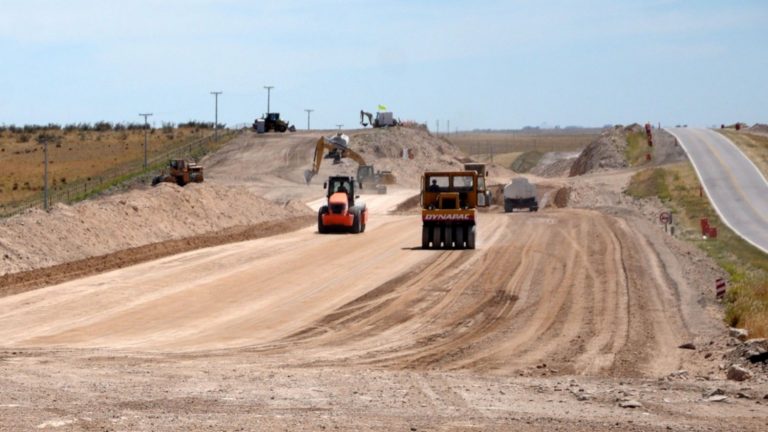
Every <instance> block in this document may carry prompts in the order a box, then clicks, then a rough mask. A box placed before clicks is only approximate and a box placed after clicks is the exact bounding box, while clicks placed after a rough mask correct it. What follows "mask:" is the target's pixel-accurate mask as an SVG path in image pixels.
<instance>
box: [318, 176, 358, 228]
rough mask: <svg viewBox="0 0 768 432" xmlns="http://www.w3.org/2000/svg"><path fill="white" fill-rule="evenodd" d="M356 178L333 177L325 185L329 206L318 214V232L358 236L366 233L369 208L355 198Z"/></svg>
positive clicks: (324, 207) (322, 208) (321, 208)
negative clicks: (334, 232)
mask: <svg viewBox="0 0 768 432" xmlns="http://www.w3.org/2000/svg"><path fill="white" fill-rule="evenodd" d="M355 183H356V182H355V179H354V177H346V176H333V177H330V178H328V181H327V182H326V183H324V184H323V187H324V188H326V189H327V190H328V193H327V195H326V196H327V197H328V204H326V205H324V206H322V207H320V210H318V212H317V232H319V233H320V234H325V233H329V232H332V231H343V232H351V233H353V234H358V233H361V232H363V231H365V225H366V224H367V223H368V208H366V206H365V203H363V202H361V201H359V200H358V201H357V203H356V202H355V200H356V199H358V198H360V197H359V196H355Z"/></svg>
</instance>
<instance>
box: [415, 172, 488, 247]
mask: <svg viewBox="0 0 768 432" xmlns="http://www.w3.org/2000/svg"><path fill="white" fill-rule="evenodd" d="M477 183H478V182H477V172H476V171H453V172H426V173H424V175H423V176H422V178H421V221H422V228H421V247H422V248H423V249H429V248H430V247H431V248H434V249H440V248H445V249H464V248H466V249H474V248H475V220H476V218H475V216H476V214H477Z"/></svg>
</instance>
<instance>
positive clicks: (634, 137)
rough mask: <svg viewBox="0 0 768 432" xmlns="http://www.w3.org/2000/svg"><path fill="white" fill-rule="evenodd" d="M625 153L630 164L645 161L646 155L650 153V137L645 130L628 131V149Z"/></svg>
mask: <svg viewBox="0 0 768 432" xmlns="http://www.w3.org/2000/svg"><path fill="white" fill-rule="evenodd" d="M624 153H625V156H626V157H627V162H628V163H629V165H630V166H636V165H640V164H643V163H645V162H646V159H645V155H646V154H647V153H648V138H647V136H646V135H645V132H629V133H627V149H626V150H625V152H624Z"/></svg>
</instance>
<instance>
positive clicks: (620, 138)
mask: <svg viewBox="0 0 768 432" xmlns="http://www.w3.org/2000/svg"><path fill="white" fill-rule="evenodd" d="M626 148H627V137H626V135H625V133H624V132H623V131H622V130H620V129H616V128H614V129H611V130H607V131H605V132H603V133H602V134H600V136H599V137H598V138H597V139H596V140H595V141H592V142H591V143H590V144H589V145H588V146H587V148H585V149H584V151H583V152H581V154H580V155H579V157H578V158H576V161H575V162H574V163H573V166H572V167H571V172H570V176H571V177H573V176H577V175H583V174H587V173H591V172H596V171H605V170H609V169H616V168H626V167H627V166H628V163H627V158H626V156H625V154H624V152H625V150H626Z"/></svg>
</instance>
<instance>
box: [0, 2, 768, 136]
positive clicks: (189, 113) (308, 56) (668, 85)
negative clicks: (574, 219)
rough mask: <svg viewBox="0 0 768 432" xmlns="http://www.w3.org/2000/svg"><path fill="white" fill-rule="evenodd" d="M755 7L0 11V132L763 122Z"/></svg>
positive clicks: (417, 5) (761, 23) (20, 7)
mask: <svg viewBox="0 0 768 432" xmlns="http://www.w3.org/2000/svg"><path fill="white" fill-rule="evenodd" d="M766 77H768V2H767V1H765V0H754V1H749V0H742V1H726V0H722V1H714V0H690V1H683V0H680V1H676V0H643V1H632V0H627V1H619V0H581V1H579V0H573V1H566V0H561V1H546V0H540V1H534V0H531V1H529V0H519V1H516V0H506V1H503V0H499V1H493V0H464V1H460V0H389V1H365V0H348V1H342V0H312V1H309V0H306V1H299V0H280V1H277V0H273V1H254V0H219V1H214V0H163V1H159V0H158V1H151V0H130V1H129V0H111V1H107V0H67V1H60V0H0V124H7V125H9V124H17V125H21V124H47V123H59V124H65V123H78V122H96V121H101V120H104V121H111V122H140V121H143V120H142V118H140V117H139V116H138V114H139V113H145V112H149V113H153V114H154V115H153V117H151V119H150V120H151V121H152V122H154V124H156V125H158V126H159V125H160V124H161V123H162V122H174V123H178V122H184V121H189V120H198V121H213V118H214V97H213V96H212V95H211V94H210V92H212V91H222V92H223V94H222V95H220V96H219V121H220V122H222V123H226V124H228V125H230V126H232V125H237V124H241V123H248V124H250V123H251V122H253V119H254V118H256V117H259V116H261V115H262V114H263V113H264V112H266V111H267V91H266V90H265V89H264V86H274V89H272V91H271V97H270V108H271V111H275V112H279V113H281V117H282V118H284V119H287V120H289V121H291V122H292V123H295V124H296V125H297V127H299V128H302V129H303V128H306V127H307V113H306V112H305V111H304V110H305V109H313V110H314V111H313V112H312V114H311V126H312V128H313V129H314V128H335V125H338V124H343V125H344V126H343V127H344V128H354V127H359V121H360V118H359V112H360V110H361V109H364V110H366V111H370V112H375V111H376V109H377V107H378V105H385V106H386V107H387V109H388V110H391V111H393V112H394V114H395V116H396V117H398V118H400V119H401V120H414V121H418V122H427V124H428V125H429V127H430V129H432V130H435V129H437V122H438V121H439V122H440V128H441V129H442V130H445V128H446V126H447V124H448V122H450V127H451V130H471V129H513V128H520V127H524V126H543V127H554V126H561V127H565V126H602V125H605V124H629V123H633V122H639V123H643V122H646V121H650V122H652V123H654V124H655V123H661V124H662V125H675V124H689V125H699V126H711V125H720V124H721V123H733V122H736V121H742V122H746V123H750V124H751V123H756V122H762V123H768V85H766V81H767V80H766Z"/></svg>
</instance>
